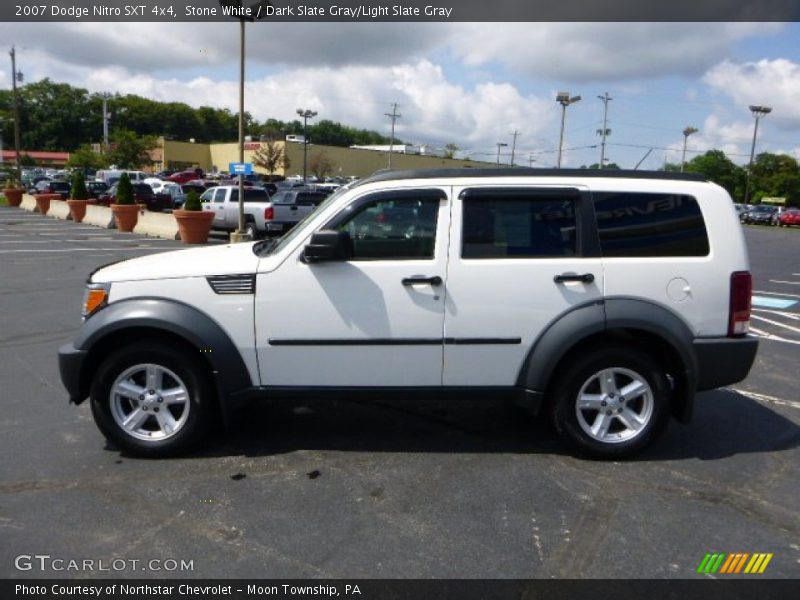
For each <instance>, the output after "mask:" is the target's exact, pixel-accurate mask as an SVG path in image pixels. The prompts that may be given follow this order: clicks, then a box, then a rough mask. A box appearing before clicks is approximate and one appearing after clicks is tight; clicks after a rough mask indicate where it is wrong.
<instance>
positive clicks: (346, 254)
mask: <svg viewBox="0 0 800 600" xmlns="http://www.w3.org/2000/svg"><path fill="white" fill-rule="evenodd" d="M351 258H353V240H352V239H350V234H349V233H348V232H346V231H332V230H328V229H324V230H322V231H317V232H316V233H315V234H313V235H312V236H311V242H309V243H308V244H307V245H306V247H305V250H304V251H303V260H304V261H305V262H307V263H316V262H324V261H334V260H336V261H344V260H350V259H351Z"/></svg>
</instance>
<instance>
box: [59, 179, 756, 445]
mask: <svg viewBox="0 0 800 600" xmlns="http://www.w3.org/2000/svg"><path fill="white" fill-rule="evenodd" d="M748 268H749V267H748V258H747V251H746V248H745V242H744V238H743V234H742V230H741V226H740V225H739V221H738V218H737V215H736V211H735V209H734V207H733V203H732V202H731V199H730V197H729V196H728V194H727V193H726V192H725V190H724V189H722V188H721V187H719V186H717V185H714V184H712V183H709V182H706V181H702V180H701V179H699V178H697V177H695V176H691V175H682V174H672V173H643V172H639V171H636V172H624V171H622V172H614V173H613V174H611V173H608V172H607V171H586V170H580V171H577V170H576V171H570V170H559V171H542V170H528V169H511V170H506V169H496V170H472V169H463V170H436V171H406V172H404V171H399V172H398V171H395V172H391V171H389V172H380V173H377V174H375V175H373V176H372V177H369V178H367V179H363V180H360V181H358V182H355V183H354V184H350V185H349V186H347V187H345V188H342V189H341V190H339V191H338V192H337V193H336V194H334V195H333V196H331V197H330V198H328V199H327V200H326V201H325V202H324V203H323V204H321V205H320V206H319V208H318V209H317V210H316V211H315V212H313V213H312V214H311V215H310V216H309V217H308V218H306V219H305V220H304V221H303V222H301V223H300V224H299V225H298V226H297V227H295V228H294V229H293V230H292V231H291V232H290V233H289V234H287V235H285V236H284V237H283V238H281V239H280V240H269V241H263V242H257V243H247V244H238V245H230V246H225V247H207V248H200V249H193V250H182V251H177V252H173V253H170V254H158V255H152V256H148V257H143V258H139V259H134V260H128V261H125V262H122V263H117V264H114V265H113V266H107V267H105V268H101V269H99V270H97V271H95V272H94V273H93V274H92V275H91V277H90V279H89V282H88V290H87V295H86V305H85V307H84V314H85V324H84V326H83V328H82V330H81V332H80V333H79V335H78V337H77V339H76V340H75V341H74V343H73V344H69V345H67V346H64V347H63V348H61V350H60V354H59V359H60V369H61V377H62V380H63V382H64V385H65V386H66V388H67V390H68V391H69V395H70V398H71V400H72V401H73V402H75V403H78V402H81V401H83V400H84V399H85V398H87V397H89V398H91V405H92V411H93V413H94V417H95V419H96V421H97V424H98V426H99V427H100V429H101V430H102V431H103V433H104V434H105V435H106V436H107V437H108V438H110V439H111V440H113V441H114V442H116V444H118V445H119V446H120V447H122V448H123V449H125V450H127V451H129V452H132V453H135V454H139V455H148V456H157V455H166V454H172V453H175V452H178V451H182V450H184V449H186V448H187V447H188V446H190V445H191V444H194V443H196V442H198V441H200V440H202V439H203V435H204V432H205V431H206V429H207V427H208V426H210V425H212V424H213V423H214V422H215V421H218V420H223V421H224V420H225V419H226V415H228V414H229V411H231V410H232V409H233V407H235V406H236V405H237V404H238V403H240V402H242V401H245V400H250V399H254V398H258V399H261V400H263V401H270V400H272V399H274V398H277V397H286V396H291V397H298V396H300V395H306V396H308V395H309V394H310V395H312V396H314V397H321V396H323V395H327V396H335V395H337V394H338V395H345V396H347V397H350V398H353V397H362V398H383V397H385V396H386V395H389V394H391V395H393V396H398V395H400V396H409V397H410V396H418V395H419V394H421V393H424V394H431V393H435V394H437V395H442V394H450V395H454V396H456V397H463V396H465V395H467V394H469V395H471V396H475V395H478V396H481V397H485V398H499V397H502V398H513V399H516V400H518V401H523V402H525V403H527V404H528V405H529V406H530V407H531V408H532V409H534V411H536V410H542V411H546V412H547V413H548V414H549V415H550V417H551V418H552V420H553V422H554V424H555V426H556V428H557V429H558V431H559V432H560V433H561V434H562V435H563V437H564V438H565V439H566V440H567V441H568V442H570V443H571V444H572V445H573V446H574V447H575V448H576V449H577V450H579V451H581V452H583V453H584V454H589V455H593V456H598V457H610V458H617V457H624V456H630V455H632V454H633V453H635V452H637V451H639V450H641V449H642V448H644V447H645V446H646V445H647V444H649V443H650V442H651V441H652V440H653V439H655V437H656V436H657V435H658V434H659V433H661V431H662V430H663V428H664V426H665V425H666V423H667V421H668V420H669V417H670V416H674V417H676V418H677V419H678V420H679V421H682V422H686V421H688V420H689V419H690V417H691V414H692V407H693V403H694V396H695V392H697V391H700V390H707V389H711V388H715V387H719V386H723V385H728V384H731V383H735V382H737V381H740V380H741V379H743V378H744V377H746V376H747V373H748V371H749V369H750V367H751V365H752V363H753V360H754V357H755V354H756V349H757V341H756V340H755V339H754V338H753V337H749V336H748V335H747V331H748V325H749V319H750V295H751V277H750V273H749V271H748Z"/></svg>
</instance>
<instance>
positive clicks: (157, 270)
mask: <svg viewBox="0 0 800 600" xmlns="http://www.w3.org/2000/svg"><path fill="white" fill-rule="evenodd" d="M258 261H259V258H258V257H257V256H256V255H255V254H253V244H252V243H245V244H230V245H226V246H211V247H208V246H206V247H203V248H190V249H188V250H175V251H172V252H160V253H157V254H150V255H148V256H142V257H140V258H132V259H130V260H125V261H122V262H118V263H115V264H112V265H109V266H107V267H103V268H101V269H99V270H97V271H96V272H95V273H94V274H93V275H92V282H95V283H111V282H115V281H137V280H138V281H141V280H145V279H175V278H181V277H205V276H207V275H238V274H244V273H255V272H256V268H257V267H258Z"/></svg>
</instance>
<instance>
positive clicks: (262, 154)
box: [253, 138, 291, 179]
mask: <svg viewBox="0 0 800 600" xmlns="http://www.w3.org/2000/svg"><path fill="white" fill-rule="evenodd" d="M253 162H254V163H255V164H256V165H258V166H259V167H262V168H263V169H264V170H266V172H267V174H268V175H269V176H270V179H271V178H272V176H273V175H274V174H275V173H276V172H278V171H279V170H280V169H288V168H289V165H290V164H291V163H290V161H289V157H288V156H286V150H285V147H284V144H283V143H280V142H278V141H276V140H275V139H274V138H267V141H266V142H263V143H262V144H261V147H260V148H259V149H258V150H256V151H255V152H254V153H253Z"/></svg>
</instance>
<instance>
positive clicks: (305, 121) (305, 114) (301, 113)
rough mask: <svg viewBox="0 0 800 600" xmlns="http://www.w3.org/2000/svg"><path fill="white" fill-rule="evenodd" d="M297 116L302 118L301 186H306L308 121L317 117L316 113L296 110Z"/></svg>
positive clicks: (300, 109)
mask: <svg viewBox="0 0 800 600" xmlns="http://www.w3.org/2000/svg"><path fill="white" fill-rule="evenodd" d="M297 114H298V115H299V116H301V117H303V185H305V184H306V169H307V165H308V133H307V130H308V120H309V119H313V118H314V117H316V116H317V112H316V111H314V110H308V109H302V108H298V109H297Z"/></svg>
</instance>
